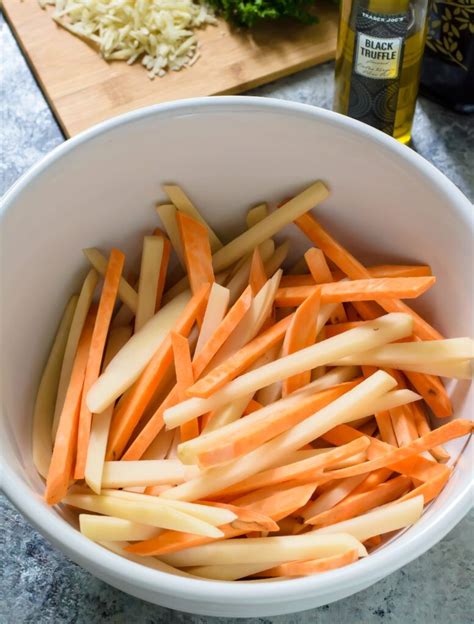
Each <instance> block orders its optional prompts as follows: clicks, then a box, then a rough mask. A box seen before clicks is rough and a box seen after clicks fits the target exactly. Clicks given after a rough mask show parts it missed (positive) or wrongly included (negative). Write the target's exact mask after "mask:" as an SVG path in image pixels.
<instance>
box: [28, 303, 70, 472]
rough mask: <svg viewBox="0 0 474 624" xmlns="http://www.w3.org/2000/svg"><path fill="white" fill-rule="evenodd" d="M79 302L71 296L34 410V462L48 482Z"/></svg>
mask: <svg viewBox="0 0 474 624" xmlns="http://www.w3.org/2000/svg"><path fill="white" fill-rule="evenodd" d="M78 299H79V297H78V296H77V295H74V296H73V297H71V298H70V299H69V301H68V304H67V306H66V308H65V310H64V312H63V315H62V318H61V321H60V323H59V327H58V329H57V331H56V335H55V337H54V341H53V345H52V347H51V351H50V352H49V356H48V359H47V361H46V366H45V367H44V370H43V373H42V375H41V379H40V382H39V385H38V391H37V393H36V400H35V407H34V410H33V436H32V453H33V463H34V465H35V467H36V470H37V471H38V472H39V474H40V475H41V476H42V477H43V478H45V479H46V476H47V474H48V469H49V464H50V461H51V454H52V452H53V443H52V439H51V430H52V426H53V420H54V409H55V405H56V397H57V392H58V387H59V378H60V375H61V368H62V364H63V359H64V353H65V351H66V345H67V341H68V336H69V334H70V330H71V326H72V323H73V319H74V312H75V310H76V306H77V302H78Z"/></svg>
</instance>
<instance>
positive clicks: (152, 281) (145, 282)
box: [135, 236, 164, 332]
mask: <svg viewBox="0 0 474 624" xmlns="http://www.w3.org/2000/svg"><path fill="white" fill-rule="evenodd" d="M163 252H164V242H163V238H161V237H158V236H145V237H144V239H143V252H142V260H141V267H140V279H139V282H138V299H137V311H136V314H135V331H136V332H137V331H140V329H141V328H142V327H143V325H145V323H146V322H147V321H149V320H150V319H151V317H152V316H154V314H155V307H156V299H157V294H158V281H159V279H160V270H161V263H162V260H163Z"/></svg>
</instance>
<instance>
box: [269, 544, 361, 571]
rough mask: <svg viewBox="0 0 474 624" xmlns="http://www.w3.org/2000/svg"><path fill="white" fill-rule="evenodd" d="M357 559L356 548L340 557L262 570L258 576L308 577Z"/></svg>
mask: <svg viewBox="0 0 474 624" xmlns="http://www.w3.org/2000/svg"><path fill="white" fill-rule="evenodd" d="M358 558H359V553H358V551H357V549H356V548H354V550H348V551H346V552H345V553H342V554H340V555H332V556H331V557H324V558H322V559H312V560H309V561H292V562H290V563H282V564H280V565H278V566H275V567H273V568H269V569H268V570H264V571H263V572H261V573H260V574H258V576H262V577H278V576H289V577H292V576H309V575H311V574H320V573H321V572H327V571H329V570H336V569H337V568H342V567H343V566H346V565H349V564H350V563H354V561H357V559H358Z"/></svg>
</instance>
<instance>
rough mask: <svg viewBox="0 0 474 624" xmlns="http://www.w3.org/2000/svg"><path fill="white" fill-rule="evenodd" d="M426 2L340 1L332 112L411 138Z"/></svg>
mask: <svg viewBox="0 0 474 624" xmlns="http://www.w3.org/2000/svg"><path fill="white" fill-rule="evenodd" d="M427 9H428V0H341V10H340V22H339V34H338V42H337V54H336V90H335V98H334V109H335V110H336V111H337V112H339V113H343V114H345V115H349V116H350V117H354V118H355V119H359V120H360V121H363V122H365V123H368V124H369V125H371V126H374V127H375V128H378V129H379V130H382V131H383V132H386V133H387V134H390V135H392V136H394V137H395V138H396V139H398V140H399V141H401V142H402V143H408V142H409V140H410V138H411V127H412V122H413V115H414V113H415V104H416V97H417V94H418V84H419V80H420V67H421V59H422V56H423V49H424V46H425V39H426V17H427Z"/></svg>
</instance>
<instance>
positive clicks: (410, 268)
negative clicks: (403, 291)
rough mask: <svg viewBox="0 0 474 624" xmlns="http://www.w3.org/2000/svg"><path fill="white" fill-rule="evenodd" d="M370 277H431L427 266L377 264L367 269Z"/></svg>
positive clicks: (429, 268)
mask: <svg viewBox="0 0 474 624" xmlns="http://www.w3.org/2000/svg"><path fill="white" fill-rule="evenodd" d="M367 270H368V271H369V273H370V275H371V276H372V277H423V276H427V275H433V273H432V271H431V267H430V266H428V265H427V264H415V265H410V264H409V265H404V264H379V265H377V266H372V267H367Z"/></svg>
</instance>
